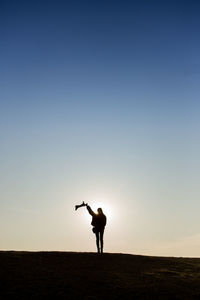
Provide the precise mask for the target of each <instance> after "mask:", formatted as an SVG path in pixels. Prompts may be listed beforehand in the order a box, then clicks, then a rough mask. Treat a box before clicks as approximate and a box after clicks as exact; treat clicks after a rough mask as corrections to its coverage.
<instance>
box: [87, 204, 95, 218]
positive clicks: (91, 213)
mask: <svg viewBox="0 0 200 300" xmlns="http://www.w3.org/2000/svg"><path fill="white" fill-rule="evenodd" d="M86 207H87V210H88V212H89V214H90V215H91V216H94V215H95V213H94V212H93V210H92V209H91V207H90V206H89V205H87V206H86Z"/></svg>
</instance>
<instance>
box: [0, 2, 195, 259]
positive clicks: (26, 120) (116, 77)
mask: <svg viewBox="0 0 200 300" xmlns="http://www.w3.org/2000/svg"><path fill="white" fill-rule="evenodd" d="M199 32H200V3H199V1H194V0H190V1H189V0H188V1H183V0H182V1H181V0H180V1H176V0H173V1H154V0H153V1H148V0H146V1H139V0H138V1H122V0H121V1H117V0H115V1H94V0H93V1H92V0H91V1H86V0H85V1H76V0H74V1H72V0H71V1H59V0H57V1H50V0H49V1H41V0H40V1H20V0H19V1H12V0H9V1H6V0H4V1H1V2H0V36H1V39H0V142H1V144H0V145H1V146H0V249H2V250H11V249H14V250H64V251H96V249H95V239H94V235H93V233H92V231H91V225H90V222H91V218H90V216H89V215H88V213H87V211H86V209H85V208H81V209H80V210H78V211H77V212H75V211H74V205H75V204H80V203H81V202H82V201H83V200H84V201H86V202H88V203H89V204H91V206H92V208H97V207H98V206H101V207H102V208H103V210H104V211H105V213H106V215H107V217H108V225H107V228H106V232H105V251H106V252H124V253H137V254H147V255H149V254H150V255H173V256H199V253H200V218H199V211H200V201H199V200H200V189H199V182H200V172H199V168H200V158H199V153H200V114H199V113H200V102H199V100H200V84H199V83H200V82H199V79H200V39H199Z"/></svg>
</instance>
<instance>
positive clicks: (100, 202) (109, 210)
mask: <svg viewBox="0 0 200 300" xmlns="http://www.w3.org/2000/svg"><path fill="white" fill-rule="evenodd" d="M87 203H88V205H89V206H90V207H91V209H92V210H93V211H94V213H97V209H98V208H102V210H103V213H104V214H105V215H106V217H107V222H109V223H110V222H113V221H114V219H115V215H116V214H115V209H114V206H113V205H112V204H111V203H110V202H109V201H108V200H106V199H97V200H93V201H88V202H87ZM86 217H87V221H88V218H89V219H91V217H90V215H88V214H86Z"/></svg>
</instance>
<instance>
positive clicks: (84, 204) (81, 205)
mask: <svg viewBox="0 0 200 300" xmlns="http://www.w3.org/2000/svg"><path fill="white" fill-rule="evenodd" d="M87 205H88V204H87V203H85V202H84V201H83V203H82V204H80V205H75V210H77V209H78V208H80V207H83V206H87Z"/></svg>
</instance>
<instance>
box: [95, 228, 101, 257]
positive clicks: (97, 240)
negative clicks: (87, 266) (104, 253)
mask: <svg viewBox="0 0 200 300" xmlns="http://www.w3.org/2000/svg"><path fill="white" fill-rule="evenodd" d="M95 234H96V244H97V251H98V253H99V252H100V247H99V231H96V233H95Z"/></svg>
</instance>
